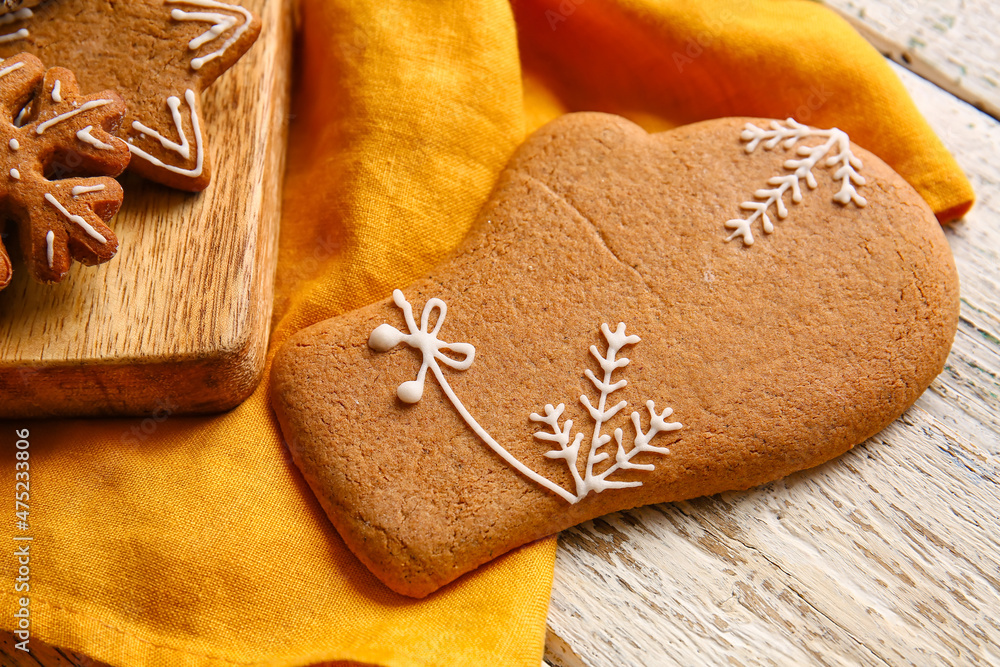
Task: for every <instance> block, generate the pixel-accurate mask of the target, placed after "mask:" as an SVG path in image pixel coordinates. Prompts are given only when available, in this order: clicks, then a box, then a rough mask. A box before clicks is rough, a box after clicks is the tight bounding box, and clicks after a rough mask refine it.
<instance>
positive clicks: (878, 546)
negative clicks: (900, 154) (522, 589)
mask: <svg viewBox="0 0 1000 667" xmlns="http://www.w3.org/2000/svg"><path fill="white" fill-rule="evenodd" d="M900 76H901V77H902V78H903V80H904V83H905V84H906V85H907V87H908V88H909V90H910V91H911V93H912V94H913V96H914V98H915V100H916V101H917V104H918V105H919V106H920V108H921V109H922V110H923V112H924V113H925V115H926V116H927V117H928V119H929V120H930V121H931V123H932V125H933V126H934V127H935V129H936V130H937V131H938V132H939V133H940V135H941V137H942V139H943V140H944V142H945V144H946V145H947V146H948V147H949V148H950V149H951V150H952V151H953V152H954V153H955V155H956V157H957V158H958V160H959V162H960V164H962V166H963V168H964V169H965V170H966V171H967V173H968V174H969V176H970V178H971V180H972V182H973V187H974V188H975V190H976V192H977V194H978V196H979V203H978V204H977V206H976V207H975V208H974V209H973V211H972V212H971V213H970V214H969V215H968V216H967V218H966V220H965V221H964V222H961V223H959V224H957V225H955V226H954V227H952V228H951V229H950V230H948V234H947V235H948V240H949V243H950V244H951V247H952V250H953V252H954V254H955V258H956V262H957V264H958V270H959V274H960V278H961V281H962V315H961V321H960V324H959V331H958V335H957V337H956V341H955V345H954V349H953V351H952V353H951V356H950V357H949V361H948V364H947V366H946V368H945V371H944V372H943V373H942V374H941V375H940V376H939V377H938V378H937V380H935V382H934V383H933V384H932V385H931V388H930V389H929V390H928V391H927V392H926V393H925V394H924V395H923V396H922V397H921V398H920V399H919V400H918V402H917V404H916V405H915V406H914V407H913V408H911V409H910V410H909V411H908V412H907V413H906V414H905V415H904V416H903V417H902V418H900V419H899V420H897V421H896V422H895V423H893V424H892V425H891V426H890V427H889V428H887V429H886V430H884V431H883V432H882V433H880V434H878V435H877V436H875V437H874V438H872V439H870V440H869V441H867V442H866V443H864V444H863V445H860V446H858V447H856V448H855V449H854V450H853V451H851V452H849V453H848V454H845V455H844V456H842V457H841V458H839V459H835V460H834V461H831V462H830V463H827V464H825V465H823V466H820V467H819V468H816V469H813V470H809V471H805V472H802V473H797V474H795V475H793V476H791V477H789V478H787V479H785V480H783V481H779V482H776V483H773V484H769V485H766V486H764V487H762V488H759V489H754V490H751V491H747V492H742V493H729V494H722V495H720V496H714V497H711V498H703V499H699V500H695V501H691V502H685V503H677V504H672V505H654V506H650V507H645V508H641V509H638V510H633V511H629V512H620V513H616V514H612V515H609V516H606V517H603V518H601V519H598V520H595V521H593V522H589V523H586V524H583V525H581V526H579V527H577V528H574V529H571V530H568V531H565V532H564V533H563V534H562V535H561V536H560V541H559V543H560V549H559V553H558V557H557V564H556V575H555V585H554V590H553V597H552V605H551V608H550V614H549V641H548V644H547V646H548V649H547V654H546V659H547V660H548V661H549V662H550V663H551V664H553V665H565V666H566V667H579V666H582V665H586V666H588V667H598V666H601V665H609V666H610V665H623V664H628V665H675V664H676V665H692V664H734V665H787V664H801V665H886V664H888V665H904V664H918V665H924V664H936V665H938V664H939V665H991V664H1000V565H998V563H997V559H996V554H997V553H998V551H1000V459H998V456H1000V417H998V415H1000V380H998V378H1000V300H998V294H1000V289H998V287H1000V257H998V249H1000V169H998V168H997V166H996V165H995V163H994V164H991V162H993V160H994V156H995V155H996V154H997V150H998V148H1000V123H997V122H996V121H995V120H993V119H992V118H989V117H987V116H985V115H984V114H982V113H980V112H978V111H976V110H975V109H972V108H971V107H969V106H967V105H965V104H964V103H961V102H958V101H957V100H956V99H955V98H954V97H952V96H951V95H949V94H947V93H945V92H943V91H941V90H940V89H938V88H937V87H935V86H933V85H931V84H929V83H927V82H926V81H923V80H922V79H919V78H918V77H916V76H914V75H913V74H910V73H909V72H906V71H904V70H900Z"/></svg>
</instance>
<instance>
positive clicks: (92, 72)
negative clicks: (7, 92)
mask: <svg viewBox="0 0 1000 667" xmlns="http://www.w3.org/2000/svg"><path fill="white" fill-rule="evenodd" d="M206 2H207V3H208V4H205V3H206ZM241 9H242V8H238V3H237V2H231V1H230V0H225V1H224V2H221V1H220V0H193V1H192V2H185V1H184V0H116V1H115V2H94V1H93V0H51V1H50V2H45V3H42V4H40V5H39V6H37V7H34V8H33V9H32V10H31V12H30V16H26V17H23V18H19V19H17V20H14V21H13V22H11V23H9V24H7V25H5V26H4V27H3V33H4V34H6V35H9V38H8V40H7V41H5V42H4V43H2V44H0V57H4V58H6V57H9V56H10V55H13V54H15V53H18V52H19V51H25V52H28V53H31V54H34V55H36V56H38V57H39V58H41V59H42V60H43V61H44V62H45V63H46V64H47V65H49V66H54V65H58V66H60V67H67V68H69V69H71V70H73V71H74V72H75V73H76V76H77V79H78V80H79V82H80V85H81V87H82V88H83V90H103V89H106V88H110V89H112V90H116V91H118V92H119V93H121V95H122V97H124V98H125V103H126V105H127V107H128V113H127V115H126V117H125V122H124V123H122V129H121V137H122V138H123V139H124V140H125V141H127V142H128V143H129V145H130V146H131V147H133V148H138V149H140V150H141V151H142V152H143V153H145V154H146V155H148V156H151V157H152V158H155V159H156V160H158V161H160V162H161V163H162V164H163V165H169V166H170V167H174V168H175V169H176V170H181V171H180V172H179V171H173V170H171V169H169V168H168V167H166V166H162V165H157V164H155V163H154V162H152V161H151V160H150V159H148V158H147V157H145V156H144V155H143V154H141V153H138V152H136V151H134V150H133V155H132V161H131V163H130V164H129V169H130V170H131V171H134V172H136V173H138V174H140V175H142V176H144V177H145V178H148V179H150V180H153V181H157V182H158V183H163V184H164V185H168V186H170V187H174V188H178V189H181V190H191V191H200V190H204V189H205V188H206V187H207V186H208V184H209V182H210V181H211V164H210V160H209V153H210V151H209V144H210V142H211V138H210V137H209V136H208V134H207V133H206V130H207V125H208V124H207V123H206V122H205V117H204V114H202V112H201V93H202V91H203V90H204V89H205V88H207V87H208V86H209V85H211V83H212V82H213V81H215V79H216V78H218V77H219V76H220V75H221V74H222V73H223V72H225V71H226V70H227V69H229V68H230V67H232V66H233V64H235V63H236V61H237V60H239V58H240V57H241V56H242V55H243V54H244V53H246V51H247V50H248V49H249V48H250V46H251V45H253V43H254V41H255V40H256V39H257V36H258V35H259V34H260V27H261V25H260V19H259V18H258V17H256V16H251V18H250V19H247V18H246V16H245V15H244V14H243V13H242V12H243V11H246V10H242V11H241ZM174 11H178V12H182V13H184V15H186V16H188V17H189V18H186V19H182V20H179V19H175V18H173V17H172V13H173V12H174ZM196 14H213V15H220V16H227V17H231V19H232V20H233V24H232V26H231V27H229V28H228V29H227V30H225V31H223V32H221V34H220V35H219V36H218V37H216V38H215V39H213V40H208V41H205V42H204V43H203V44H200V45H199V46H198V47H197V48H195V49H192V48H190V46H189V45H190V44H191V40H194V39H197V38H199V37H200V36H201V35H203V34H204V33H205V32H206V31H208V30H210V29H211V28H212V27H213V25H215V24H214V23H212V22H211V21H205V20H190V17H191V16H192V15H196ZM244 23H246V29H245V30H243V31H242V32H241V33H240V35H239V37H238V39H236V40H235V41H234V42H233V43H232V44H230V45H229V46H228V47H227V48H226V49H225V50H224V51H223V53H222V54H221V55H220V56H218V57H215V58H212V59H211V60H207V61H206V62H204V64H202V65H201V67H199V68H195V67H193V64H192V63H193V60H194V59H195V58H199V57H206V56H208V55H209V54H212V53H214V52H215V51H218V50H219V49H220V48H221V47H222V46H223V45H224V44H225V43H226V41H227V40H228V39H229V38H230V37H231V36H233V35H235V32H236V31H237V30H240V28H241V27H242V26H243V25H244ZM21 30H23V31H26V34H25V36H24V37H23V38H19V39H15V38H14V37H15V36H16V33H18V31H21ZM188 90H190V91H191V95H190V96H188V94H187V91H188ZM171 97H175V98H177V101H178V107H177V110H178V117H179V119H180V127H181V129H182V130H183V132H184V137H185V138H186V139H187V156H186V157H185V156H184V155H182V154H181V153H179V152H178V151H177V150H172V149H170V148H168V147H165V146H164V145H163V144H162V143H161V142H160V141H159V140H158V139H157V138H156V137H154V136H152V135H150V134H148V133H145V132H143V131H142V129H141V128H136V127H135V126H134V125H133V123H136V122H139V123H141V124H142V125H143V126H145V127H147V128H151V129H153V130H155V131H156V132H158V133H160V134H161V135H162V136H163V137H164V138H165V139H167V140H168V141H170V142H174V143H177V144H182V143H183V142H182V141H181V136H180V133H179V132H178V130H177V124H176V121H175V118H174V115H173V112H172V111H171V109H170V107H169V105H168V102H167V100H168V98H171ZM189 97H190V100H189ZM189 101H193V104H189ZM195 119H197V121H198V127H197V128H195V126H194V121H195ZM199 135H200V142H201V150H200V151H199V148H198V136H199ZM199 153H200V155H201V164H200V167H201V168H200V170H199V169H198V166H199V157H198V156H199ZM181 172H185V173H181ZM194 172H197V173H194Z"/></svg>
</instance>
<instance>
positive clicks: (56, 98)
mask: <svg viewBox="0 0 1000 667" xmlns="http://www.w3.org/2000/svg"><path fill="white" fill-rule="evenodd" d="M52 101H53V102H56V103H59V102H62V82H61V81H60V80H59V79H56V82H55V83H54V84H52Z"/></svg>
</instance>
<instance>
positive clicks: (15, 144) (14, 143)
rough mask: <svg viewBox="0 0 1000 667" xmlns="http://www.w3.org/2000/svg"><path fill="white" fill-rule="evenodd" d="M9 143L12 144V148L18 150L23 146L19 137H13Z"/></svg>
mask: <svg viewBox="0 0 1000 667" xmlns="http://www.w3.org/2000/svg"><path fill="white" fill-rule="evenodd" d="M7 145H8V146H10V149H11V150H12V151H16V150H17V149H18V148H20V147H21V143H20V142H19V141H18V140H17V139H11V140H10V143H9V144H7Z"/></svg>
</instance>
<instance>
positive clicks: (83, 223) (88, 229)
mask: <svg viewBox="0 0 1000 667" xmlns="http://www.w3.org/2000/svg"><path fill="white" fill-rule="evenodd" d="M45 201H47V202H48V203H50V204H52V205H53V206H55V207H56V210H58V211H59V212H60V213H62V214H63V215H64V216H66V219H67V220H69V221H70V222H75V223H76V224H78V225H80V227H82V228H83V231H85V232H87V234H88V235H89V236H90V237H91V238H93V239H96V240H97V241H100V242H101V243H107V242H108V240H107V239H106V238H104V237H103V236H101V233H100V232H98V231H97V230H96V229H94V228H93V227H91V226H90V223H88V222H87V221H86V220H84V219H83V218H82V217H80V216H79V215H74V214H73V213H70V212H69V211H67V210H66V207H65V206H63V205H62V204H60V203H59V200H57V199H56V198H55V197H53V196H52V195H50V194H49V193H48V192H46V193H45Z"/></svg>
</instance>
